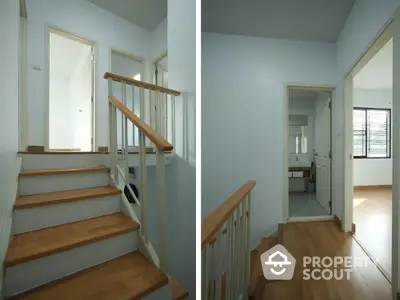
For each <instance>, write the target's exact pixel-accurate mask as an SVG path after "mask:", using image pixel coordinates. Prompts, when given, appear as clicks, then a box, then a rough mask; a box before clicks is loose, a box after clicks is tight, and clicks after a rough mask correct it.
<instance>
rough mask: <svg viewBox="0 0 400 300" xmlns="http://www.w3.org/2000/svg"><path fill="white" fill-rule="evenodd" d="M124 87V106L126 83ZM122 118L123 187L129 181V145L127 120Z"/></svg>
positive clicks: (126, 101) (126, 102)
mask: <svg viewBox="0 0 400 300" xmlns="http://www.w3.org/2000/svg"><path fill="white" fill-rule="evenodd" d="M123 87H124V102H125V104H124V105H125V106H127V105H128V99H127V93H126V82H124V83H123ZM123 118H124V126H125V134H124V136H123V138H124V140H125V141H124V146H125V147H124V150H123V160H124V169H125V185H127V184H128V181H129V180H128V179H129V164H128V148H129V143H128V119H127V117H126V116H125V115H123Z"/></svg>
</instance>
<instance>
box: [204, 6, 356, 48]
mask: <svg viewBox="0 0 400 300" xmlns="http://www.w3.org/2000/svg"><path fill="white" fill-rule="evenodd" d="M354 2H355V0H246V1H244V0H231V1H229V4H227V3H228V1H223V0H202V31H205V32H218V33H225V34H239V35H248V36H262V37H271V38H286V39H298V40H313V41H324V42H335V41H336V40H337V38H338V37H339V34H340V31H341V29H342V28H343V25H344V23H345V21H346V18H347V15H348V14H349V12H350V10H351V8H352V6H353V3H354Z"/></svg>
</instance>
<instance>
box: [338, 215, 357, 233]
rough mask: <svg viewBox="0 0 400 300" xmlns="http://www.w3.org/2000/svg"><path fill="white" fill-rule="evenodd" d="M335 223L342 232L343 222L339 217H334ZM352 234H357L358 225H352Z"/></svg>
mask: <svg viewBox="0 0 400 300" xmlns="http://www.w3.org/2000/svg"><path fill="white" fill-rule="evenodd" d="M334 220H335V223H336V224H337V225H338V226H339V228H340V230H342V221H341V220H340V219H339V218H338V216H337V215H335V216H334ZM351 232H352V233H353V234H354V233H356V224H355V223H353V224H351Z"/></svg>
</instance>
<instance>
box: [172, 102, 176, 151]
mask: <svg viewBox="0 0 400 300" xmlns="http://www.w3.org/2000/svg"><path fill="white" fill-rule="evenodd" d="M171 98H172V99H171V101H172V102H171V104H172V112H171V115H172V128H171V129H172V145H173V146H174V147H175V146H176V144H175V132H176V122H175V95H171ZM174 149H175V148H174Z"/></svg>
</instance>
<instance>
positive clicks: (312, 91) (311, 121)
mask: <svg viewBox="0 0 400 300" xmlns="http://www.w3.org/2000/svg"><path fill="white" fill-rule="evenodd" d="M332 92H333V88H314V87H296V86H288V87H287V91H286V102H287V103H286V105H287V106H286V107H287V109H286V118H285V119H286V120H287V123H286V126H285V127H286V132H287V135H286V136H287V137H286V139H285V141H286V143H285V144H286V147H285V148H286V149H287V156H286V160H285V162H286V163H285V165H286V166H285V173H284V174H285V175H286V174H287V176H285V182H287V186H286V187H285V195H287V199H285V201H284V202H285V203H286V205H285V207H284V213H285V219H286V220H299V218H300V219H307V218H322V219H324V218H331V216H330V215H331V214H332V202H331V198H332V196H331V185H332V184H331V178H332V176H331V169H332V167H331V158H332V151H331V149H332V141H331V136H332V134H331V131H332V122H331V99H332Z"/></svg>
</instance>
